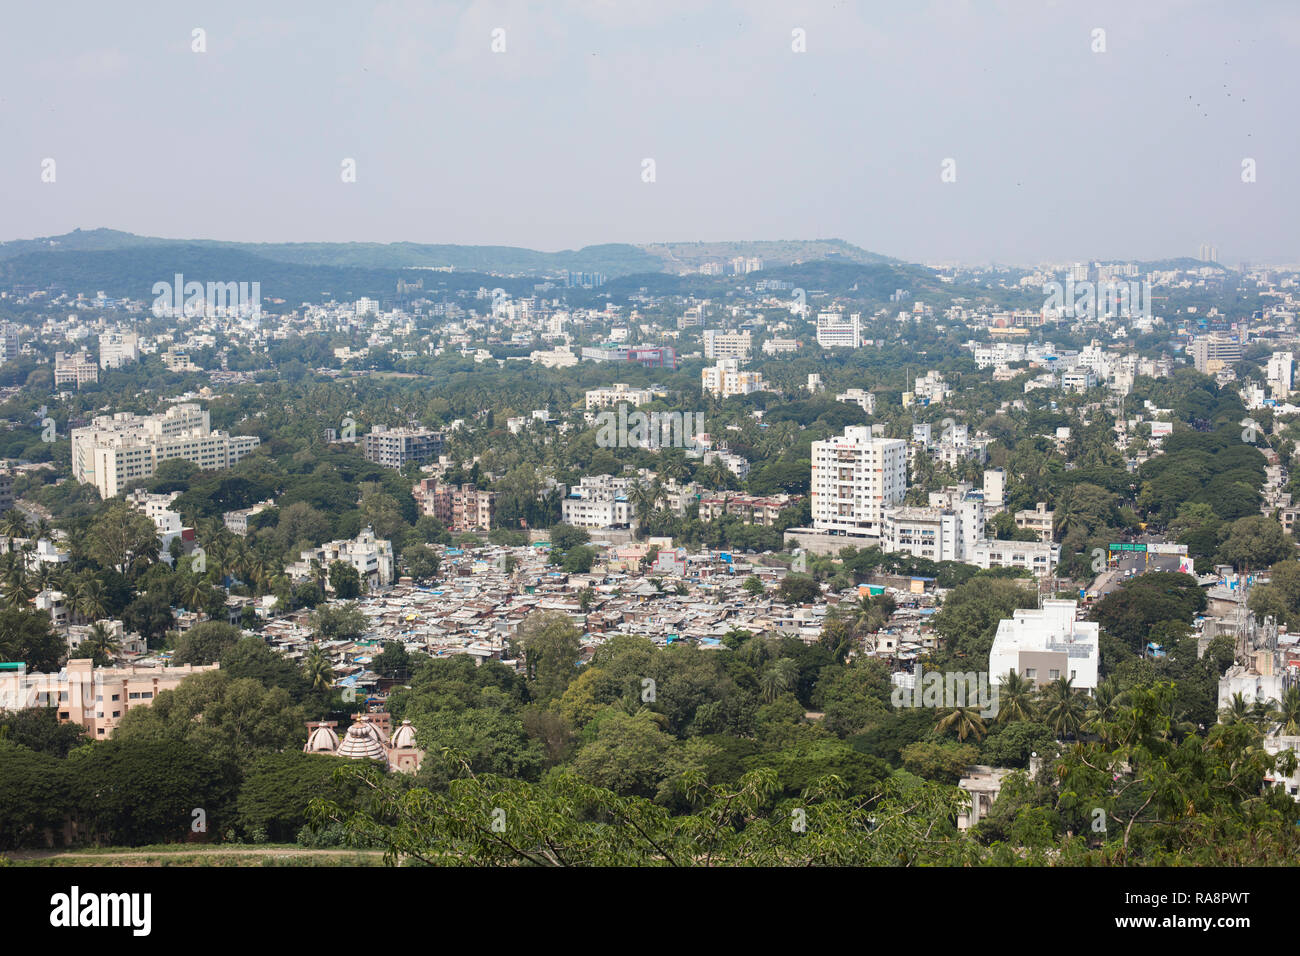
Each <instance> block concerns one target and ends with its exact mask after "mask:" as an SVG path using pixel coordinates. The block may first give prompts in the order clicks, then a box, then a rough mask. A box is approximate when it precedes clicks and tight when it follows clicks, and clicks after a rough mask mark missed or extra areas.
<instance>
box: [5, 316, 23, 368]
mask: <svg viewBox="0 0 1300 956" xmlns="http://www.w3.org/2000/svg"><path fill="white" fill-rule="evenodd" d="M18 337H19V328H18V326H16V325H13V324H12V323H9V322H3V323H0V365H3V364H4V363H5V362H14V361H17V360H18V350H19V348H20V345H21V343H20V342H19V338H18Z"/></svg>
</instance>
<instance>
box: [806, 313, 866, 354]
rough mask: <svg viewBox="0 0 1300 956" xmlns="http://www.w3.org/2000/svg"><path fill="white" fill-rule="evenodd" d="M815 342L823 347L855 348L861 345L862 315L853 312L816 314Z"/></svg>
mask: <svg viewBox="0 0 1300 956" xmlns="http://www.w3.org/2000/svg"><path fill="white" fill-rule="evenodd" d="M817 344H818V345H820V346H821V347H822V348H824V349H832V348H847V349H856V348H858V347H859V346H860V345H862V316H861V315H860V314H859V313H857V312H854V313H853V314H852V315H850V316H849V317H848V318H847V319H846V318H845V317H844V313H843V312H822V313H819V314H818V316H817Z"/></svg>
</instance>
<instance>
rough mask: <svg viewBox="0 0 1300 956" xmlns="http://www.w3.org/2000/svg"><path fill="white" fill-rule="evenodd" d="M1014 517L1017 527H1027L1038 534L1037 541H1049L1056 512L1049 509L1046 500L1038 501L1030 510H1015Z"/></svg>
mask: <svg viewBox="0 0 1300 956" xmlns="http://www.w3.org/2000/svg"><path fill="white" fill-rule="evenodd" d="M1015 518H1016V527H1017V528H1028V529H1029V530H1030V531H1034V532H1036V533H1037V534H1038V540H1039V541H1044V542H1051V540H1052V531H1053V522H1054V521H1055V519H1056V512H1055V511H1051V510H1049V509H1048V507H1047V503H1046V502H1043V501H1040V502H1038V504H1036V505H1035V506H1034V508H1033V510H1032V511H1031V510H1029V509H1028V508H1025V509H1023V510H1021V511H1017V512H1016V515H1015Z"/></svg>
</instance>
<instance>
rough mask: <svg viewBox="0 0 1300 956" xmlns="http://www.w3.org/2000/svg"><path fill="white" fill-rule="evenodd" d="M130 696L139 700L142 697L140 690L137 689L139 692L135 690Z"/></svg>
mask: <svg viewBox="0 0 1300 956" xmlns="http://www.w3.org/2000/svg"><path fill="white" fill-rule="evenodd" d="M128 696H129V697H130V699H131V700H139V699H140V693H139V691H137V692H135V693H133V694H130V695H128Z"/></svg>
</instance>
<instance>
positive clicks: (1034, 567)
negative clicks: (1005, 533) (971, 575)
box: [969, 538, 1061, 578]
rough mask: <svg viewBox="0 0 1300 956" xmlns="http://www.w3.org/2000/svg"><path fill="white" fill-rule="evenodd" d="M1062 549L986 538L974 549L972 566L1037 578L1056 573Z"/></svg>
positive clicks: (971, 557)
mask: <svg viewBox="0 0 1300 956" xmlns="http://www.w3.org/2000/svg"><path fill="white" fill-rule="evenodd" d="M1060 561H1061V546H1060V545H1059V544H1055V543H1053V542H1050V541H998V540H995V539H993V538H985V539H984V540H983V541H980V542H979V543H977V544H976V545H975V548H974V550H973V551H972V553H971V556H970V559H969V562H970V563H971V564H974V565H976V566H978V567H981V568H984V569H985V570H987V569H989V568H1023V569H1024V570H1026V571H1031V572H1033V574H1034V576H1035V577H1040V578H1041V577H1048V576H1050V575H1053V574H1055V573H1056V566H1057V565H1058V564H1059V563H1060Z"/></svg>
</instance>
